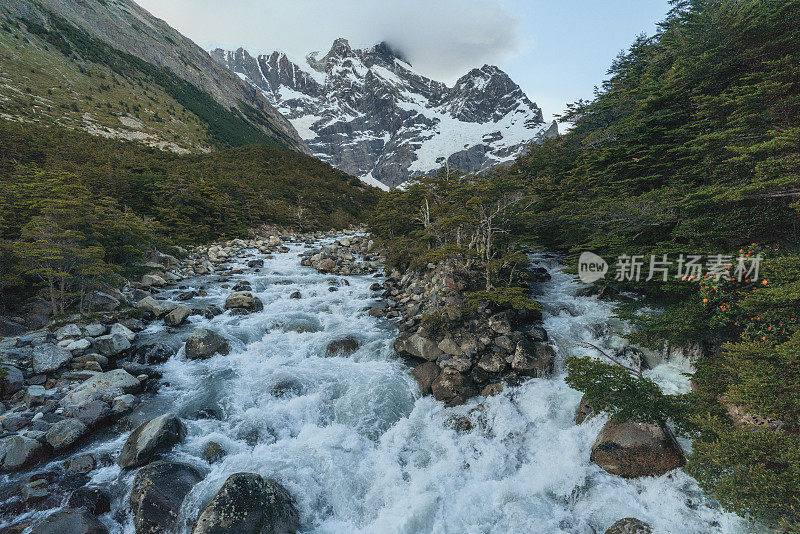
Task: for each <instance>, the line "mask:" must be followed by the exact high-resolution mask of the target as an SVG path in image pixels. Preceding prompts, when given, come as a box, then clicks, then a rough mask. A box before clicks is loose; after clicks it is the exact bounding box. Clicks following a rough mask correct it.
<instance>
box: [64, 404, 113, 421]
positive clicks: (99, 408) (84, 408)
mask: <svg viewBox="0 0 800 534" xmlns="http://www.w3.org/2000/svg"><path fill="white" fill-rule="evenodd" d="M64 416H66V417H73V418H75V419H77V420H78V421H80V422H81V423H83V424H84V425H86V426H87V427H89V428H97V427H100V426H103V425H104V424H105V423H107V422H108V420H109V419H110V417H111V406H109V405H108V403H106V402H103V401H101V400H99V399H95V400H93V401H90V402H87V403H86V404H82V405H80V406H67V407H66V408H64Z"/></svg>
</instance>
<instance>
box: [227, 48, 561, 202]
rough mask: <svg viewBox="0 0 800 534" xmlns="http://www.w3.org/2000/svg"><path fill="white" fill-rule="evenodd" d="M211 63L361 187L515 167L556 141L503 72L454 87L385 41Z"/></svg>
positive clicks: (471, 76) (235, 56) (480, 74)
mask: <svg viewBox="0 0 800 534" xmlns="http://www.w3.org/2000/svg"><path fill="white" fill-rule="evenodd" d="M212 56H213V57H214V58H215V59H216V60H217V61H219V62H220V63H222V64H223V65H225V66H226V67H228V68H229V69H231V70H233V71H234V72H236V73H237V74H239V76H240V77H242V78H244V79H245V80H246V81H248V82H249V83H250V84H251V85H253V86H254V87H255V88H257V89H258V90H259V91H260V92H261V93H262V94H263V95H264V96H265V97H266V98H267V99H268V100H269V101H270V102H271V103H272V104H273V105H274V106H276V107H277V108H278V109H279V111H281V113H283V114H284V115H285V116H286V117H287V118H288V119H289V120H290V122H291V123H292V124H293V125H294V126H295V128H297V130H298V132H299V133H300V135H301V137H303V139H305V140H306V142H307V143H308V145H309V147H310V148H311V150H312V151H313V152H314V154H315V155H316V156H317V157H319V158H321V159H323V160H324V161H326V162H328V163H330V164H331V165H333V166H334V167H337V168H339V169H342V170H344V171H346V172H349V173H351V174H354V175H356V176H359V177H361V178H362V179H364V180H365V181H367V182H369V183H373V184H380V185H384V186H395V185H399V184H400V183H402V182H404V181H405V180H407V179H409V178H410V177H414V176H418V175H421V174H424V173H427V172H430V171H433V170H436V169H438V168H440V167H442V166H443V165H444V164H449V165H450V166H451V167H457V168H460V169H463V170H465V171H481V170H486V169H490V168H492V167H495V166H497V165H503V164H507V163H510V162H512V161H513V160H514V159H515V158H516V157H517V156H518V155H519V154H520V153H522V152H523V151H524V150H526V148H527V147H528V146H529V145H530V143H532V142H537V141H540V140H542V139H544V138H546V137H551V136H554V135H557V127H555V128H554V127H553V125H552V124H551V125H545V124H544V119H543V114H542V110H541V109H540V108H539V107H538V106H537V105H536V104H535V103H533V102H532V101H531V100H530V99H528V97H527V96H526V95H525V93H524V91H522V89H521V88H520V87H519V86H518V85H517V84H516V83H514V81H513V80H511V78H510V77H509V76H508V75H507V74H506V73H505V72H503V71H502V70H501V69H499V68H498V67H496V66H492V65H484V66H483V67H480V68H475V69H472V70H471V71H470V72H468V73H467V74H465V75H464V76H462V77H461V78H459V79H458V81H457V82H456V83H455V85H453V86H452V87H448V86H447V85H446V84H444V83H442V82H439V81H436V80H432V79H430V78H427V77H425V76H423V75H421V74H420V73H418V72H416V71H415V70H414V68H413V67H412V66H411V64H410V63H409V62H408V60H407V59H406V58H405V56H404V54H403V53H402V52H401V51H400V50H398V49H397V48H396V47H393V46H392V45H391V44H390V43H388V42H381V43H379V44H377V45H375V46H372V47H369V48H364V49H353V48H352V47H351V46H350V43H349V42H348V41H347V40H346V39H337V40H336V41H334V43H333V46H332V47H331V49H330V51H329V52H328V53H327V54H325V56H323V57H322V58H321V59H320V58H319V56H320V53H319V52H314V53H311V54H309V55H308V56H306V58H305V60H292V59H291V58H290V57H288V56H287V55H286V54H283V53H278V52H275V53H273V54H270V55H266V56H260V57H259V58H258V59H254V58H252V57H250V56H249V54H246V52H244V51H236V52H234V53H231V52H224V51H214V52H213V53H212Z"/></svg>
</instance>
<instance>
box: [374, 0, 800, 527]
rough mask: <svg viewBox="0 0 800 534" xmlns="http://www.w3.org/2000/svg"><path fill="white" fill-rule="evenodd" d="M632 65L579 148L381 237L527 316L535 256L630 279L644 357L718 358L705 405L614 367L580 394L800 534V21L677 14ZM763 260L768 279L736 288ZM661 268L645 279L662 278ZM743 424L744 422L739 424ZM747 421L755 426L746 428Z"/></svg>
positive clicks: (385, 224) (683, 5)
mask: <svg viewBox="0 0 800 534" xmlns="http://www.w3.org/2000/svg"><path fill="white" fill-rule="evenodd" d="M672 4H673V9H672V10H671V12H670V14H669V16H668V18H667V19H666V20H665V21H664V22H663V23H662V24H661V25H660V29H659V31H658V32H657V34H656V35H655V36H653V37H644V36H642V37H640V38H638V39H637V40H636V42H635V43H634V44H633V45H632V46H631V48H630V50H628V51H626V52H625V53H622V54H620V56H619V57H618V58H617V59H616V61H614V63H613V65H612V66H611V68H610V70H609V73H608V80H607V81H605V82H604V83H603V84H602V86H601V87H599V88H598V89H597V91H596V94H595V97H594V98H593V99H592V100H591V101H581V102H577V103H575V104H573V105H572V106H570V108H569V109H568V110H567V112H566V113H565V115H564V117H562V119H563V120H565V121H568V122H570V123H572V125H573V128H572V130H571V131H570V132H569V133H568V134H566V135H563V136H561V137H559V138H558V139H555V140H551V141H548V142H547V143H546V144H545V145H544V146H542V147H538V148H535V149H532V150H531V151H530V152H529V153H528V154H527V155H526V156H524V157H523V158H521V159H520V160H519V161H518V162H517V163H516V165H514V166H513V167H512V168H510V169H507V170H504V171H499V172H495V173H492V174H489V175H484V176H448V175H439V176H437V177H432V178H427V179H424V180H420V181H418V182H417V183H416V184H413V185H411V186H409V187H408V188H407V189H406V190H405V191H402V192H393V193H390V194H389V195H387V196H386V197H385V198H384V199H383V200H382V201H381V206H380V210H379V213H378V215H377V216H376V217H375V220H374V223H373V230H374V232H375V233H376V235H377V236H379V238H381V239H382V240H383V242H384V243H386V244H387V246H389V247H390V249H391V254H390V261H391V262H392V263H393V264H394V265H402V266H411V267H412V268H413V267H415V266H417V267H420V266H422V265H424V262H427V261H430V260H431V259H436V258H439V259H441V258H443V257H452V258H458V259H460V260H462V261H470V262H474V263H475V264H477V265H479V266H480V268H482V269H485V271H486V273H487V277H486V280H487V287H486V294H484V295H482V296H483V297H484V298H487V299H497V298H504V297H505V298H507V297H508V293H509V291H513V288H514V287H515V286H516V285H518V283H517V281H515V280H514V277H513V275H512V276H511V277H509V276H508V275H507V274H508V273H513V272H514V270H515V269H518V268H519V266H521V264H523V263H524V259H523V256H522V253H523V252H524V251H526V250H529V247H530V246H532V245H536V246H540V247H546V248H550V249H557V250H561V251H563V252H564V253H566V254H567V257H568V259H569V264H570V265H574V264H575V260H576V259H577V256H578V255H579V254H580V253H581V252H583V251H592V252H594V253H596V254H599V255H600V256H602V257H604V258H605V259H606V260H607V261H609V263H610V264H612V266H611V269H612V272H611V273H610V274H609V276H607V277H606V279H605V281H601V282H598V284H606V285H609V286H612V288H613V290H617V291H631V292H635V293H638V294H639V295H641V296H643V297H645V298H644V299H643V300H640V301H639V304H640V305H646V306H650V307H657V308H658V309H659V312H658V313H649V314H646V315H641V314H637V313H635V312H636V309H635V308H634V307H633V305H630V306H625V307H623V308H621V309H620V313H622V314H627V315H628V316H629V317H630V318H631V320H633V321H635V322H636V324H637V326H638V328H637V331H636V333H635V334H634V335H633V336H632V338H631V341H632V342H635V343H637V344H640V345H649V346H653V347H657V346H663V343H664V342H665V341H667V342H669V343H670V344H671V345H672V346H675V347H684V346H688V345H690V344H695V345H699V346H700V347H702V349H703V356H702V357H701V358H700V360H699V361H698V362H697V367H698V371H697V373H696V374H695V375H694V377H693V387H694V391H693V392H692V393H691V394H688V395H681V396H670V395H664V394H662V393H661V392H660V390H659V389H658V387H654V384H653V383H652V382H650V381H649V380H647V379H646V378H642V377H640V376H635V375H631V374H630V373H628V372H627V371H625V370H624V369H620V368H618V367H615V366H614V365H612V364H611V363H610V362H604V361H593V360H581V359H575V358H573V359H570V360H569V361H568V367H569V371H570V374H569V378H568V381H569V383H570V384H571V385H573V386H574V387H576V388H577V389H580V390H583V391H586V392H588V393H589V396H590V402H591V403H592V404H593V405H594V406H595V407H597V408H602V409H604V410H607V411H609V412H611V413H612V415H613V416H615V417H618V418H630V417H633V418H639V419H644V420H650V421H658V422H662V423H665V422H666V421H668V420H669V421H672V422H673V423H675V425H676V426H677V427H678V429H679V430H680V431H682V432H683V433H684V434H685V435H687V436H690V437H692V438H693V440H694V447H693V452H692V454H691V456H690V458H689V464H688V466H687V469H688V471H689V472H690V473H691V474H692V475H693V476H695V477H696V478H697V480H698V481H699V483H700V485H701V486H702V487H703V488H704V489H705V490H707V491H709V492H711V493H713V494H714V495H715V496H716V497H717V499H718V500H719V501H720V502H721V503H722V504H723V506H725V507H726V508H728V509H730V510H732V511H735V512H737V513H741V514H745V515H749V516H750V517H753V518H756V519H758V520H760V521H764V522H766V523H768V524H771V525H775V526H780V527H781V528H783V529H784V530H797V529H798V528H800V516H798V510H800V328H798V324H797V317H798V316H799V315H800V250H799V249H798V228H797V224H798V209H799V208H800V187H799V186H800V180H798V173H800V1H797V0H782V1H763V0H681V1H679V0H675V1H673V2H672ZM665 254H666V255H668V257H671V258H678V257H679V256H680V255H681V254H683V255H685V256H689V255H700V256H702V257H703V258H707V257H710V256H717V257H719V258H721V259H722V269H717V270H716V271H715V272H713V273H711V274H712V276H708V274H709V272H708V271H703V272H702V273H698V274H699V276H695V275H690V276H686V275H684V276H680V273H679V272H677V270H676V269H677V267H678V266H676V265H672V267H671V270H670V271H669V276H668V277H666V280H663V279H661V278H660V277H659V278H656V279H655V280H651V281H649V282H648V281H645V280H644V278H645V277H644V276H643V277H642V278H641V280H638V281H637V280H636V279H633V277H630V278H631V279H628V277H619V278H620V279H619V280H616V279H614V278H615V277H614V274H615V273H614V272H613V270H614V265H613V263H614V261H615V259H616V258H618V257H619V256H621V255H628V256H632V255H641V256H643V257H645V258H649V257H650V256H651V255H655V256H656V257H658V258H663V257H664V255H665ZM759 255H760V258H761V263H760V267H761V271H760V273H759V276H758V277H755V276H752V275H751V278H752V279H751V278H747V277H745V278H744V279H743V280H742V281H741V282H740V281H739V280H738V278H737V277H736V276H735V272H734V271H735V269H736V268H737V263H738V258H740V257H741V258H743V259H747V260H751V259H752V258H756V257H759ZM646 268H647V266H646V265H645V269H646ZM737 414H738V416H737ZM742 414H745V416H744V417H742V416H741V415H742Z"/></svg>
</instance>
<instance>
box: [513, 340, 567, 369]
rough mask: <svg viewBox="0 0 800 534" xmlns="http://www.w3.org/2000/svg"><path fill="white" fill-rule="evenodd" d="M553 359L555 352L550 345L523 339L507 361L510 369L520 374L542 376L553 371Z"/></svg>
mask: <svg viewBox="0 0 800 534" xmlns="http://www.w3.org/2000/svg"><path fill="white" fill-rule="evenodd" d="M555 359H556V353H555V351H554V350H553V347H551V346H550V345H547V344H546V343H533V342H531V341H528V340H527V339H523V340H522V341H520V342H519V343H517V347H516V349H515V350H514V354H513V355H511V356H509V357H508V358H507V361H508V363H509V364H511V368H512V369H514V370H516V371H519V372H520V373H522V374H525V375H530V376H536V377H543V376H547V375H549V374H550V373H552V372H553V366H554V364H555Z"/></svg>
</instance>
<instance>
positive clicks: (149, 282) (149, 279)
mask: <svg viewBox="0 0 800 534" xmlns="http://www.w3.org/2000/svg"><path fill="white" fill-rule="evenodd" d="M142 285H143V286H144V287H163V286H165V285H167V281H166V280H164V279H163V278H162V277H160V276H158V275H157V274H146V275H144V276H142Z"/></svg>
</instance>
